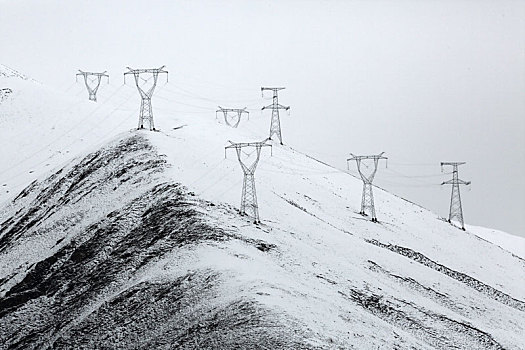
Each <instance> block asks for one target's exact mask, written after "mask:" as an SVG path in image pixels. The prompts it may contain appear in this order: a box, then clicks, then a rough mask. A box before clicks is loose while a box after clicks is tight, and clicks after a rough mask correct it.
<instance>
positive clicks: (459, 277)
mask: <svg viewBox="0 0 525 350" xmlns="http://www.w3.org/2000/svg"><path fill="white" fill-rule="evenodd" d="M366 242H368V243H371V244H373V245H375V246H377V247H381V248H384V249H388V250H390V251H392V252H394V253H397V254H400V255H402V256H405V257H407V258H409V259H411V260H414V261H416V262H418V263H420V264H422V265H425V266H426V267H429V268H431V269H433V270H436V271H438V272H440V273H442V274H444V275H446V276H448V277H450V278H453V279H455V280H456V281H459V282H462V283H464V284H465V285H467V286H469V287H470V288H473V289H475V290H477V291H478V292H480V293H482V294H484V295H486V296H488V297H489V298H491V299H493V300H496V301H498V302H500V303H502V304H505V305H507V306H510V307H512V308H515V309H517V310H521V311H525V302H523V301H521V300H518V299H514V298H513V297H511V296H510V295H508V294H506V293H503V292H502V291H499V290H497V289H496V288H494V287H491V286H489V285H487V284H485V283H483V282H481V281H479V280H477V279H475V278H473V277H470V276H469V275H467V274H464V273H462V272H458V271H455V270H452V269H450V268H448V267H446V266H445V265H442V264H439V263H437V262H435V261H433V260H431V259H429V258H428V257H426V256H425V255H423V254H421V253H419V252H416V251H414V250H412V249H410V248H405V247H401V246H397V245H392V244H384V243H381V242H379V241H377V240H375V239H372V240H366Z"/></svg>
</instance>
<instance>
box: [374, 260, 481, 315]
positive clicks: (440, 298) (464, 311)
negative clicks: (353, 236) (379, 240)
mask: <svg viewBox="0 0 525 350" xmlns="http://www.w3.org/2000/svg"><path fill="white" fill-rule="evenodd" d="M368 262H369V263H370V264H371V266H370V269H371V270H372V271H376V272H380V273H382V274H383V275H385V276H387V277H389V278H391V279H393V280H395V281H397V282H398V283H399V284H401V285H404V286H408V287H409V288H410V289H412V290H414V291H416V292H418V293H419V294H421V295H423V296H424V297H426V298H429V299H432V300H433V301H435V302H436V303H438V304H440V305H441V306H444V307H446V308H448V309H450V310H452V311H454V312H457V313H458V314H460V315H463V316H467V317H468V316H470V311H472V309H470V310H469V308H467V307H465V306H463V305H461V304H460V303H456V302H454V301H453V300H451V299H450V298H449V297H448V296H447V295H445V294H443V293H440V292H438V291H436V290H434V289H433V288H430V287H427V286H424V285H422V284H421V283H419V282H418V281H416V280H415V279H413V278H410V277H404V276H400V275H396V274H393V273H391V272H390V271H388V270H386V269H385V268H383V267H382V266H380V265H378V264H377V263H375V262H373V261H371V260H368ZM473 307H475V309H476V310H475V311H476V312H477V313H478V314H479V313H482V312H484V311H485V309H484V308H482V307H479V306H473Z"/></svg>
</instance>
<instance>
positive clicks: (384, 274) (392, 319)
mask: <svg viewBox="0 0 525 350" xmlns="http://www.w3.org/2000/svg"><path fill="white" fill-rule="evenodd" d="M2 69H4V68H2V66H0V70H2ZM5 71H7V70H5ZM4 75H8V74H4ZM2 87H9V88H10V89H11V90H12V93H11V94H10V95H9V97H8V98H6V99H4V100H3V101H2V102H0V137H1V138H2V140H3V145H4V147H2V151H1V152H2V153H1V154H0V157H1V158H0V160H1V161H2V164H3V166H2V168H1V169H0V183H1V186H2V187H1V190H2V192H1V197H0V200H1V201H2V202H1V208H0V330H1V331H0V344H2V345H1V346H2V348H5V349H22V348H71V349H79V348H85V349H102V348H115V349H124V348H155V349H157V348H181V349H523V348H525V340H524V338H523V332H524V330H525V284H524V283H523V276H525V260H523V257H520V256H518V254H517V253H516V252H514V254H513V252H512V251H509V250H510V249H509V250H507V247H500V246H498V245H496V244H494V243H491V242H489V241H488V240H487V237H483V238H484V239H481V238H479V237H478V236H477V235H476V234H473V233H471V232H470V231H472V232H474V231H476V230H471V229H470V228H468V230H467V231H466V232H465V231H462V230H459V229H457V228H455V227H453V226H451V225H450V224H448V223H447V222H444V221H442V220H440V219H438V217H437V215H435V214H434V213H431V212H429V211H428V210H426V209H424V208H422V207H420V206H417V205H416V204H413V203H411V202H408V201H406V200H404V199H402V198H399V197H397V196H395V195H393V194H391V193H388V192H386V191H384V190H381V189H379V188H375V189H374V191H375V192H374V195H375V201H376V206H377V209H376V211H377V215H378V219H379V220H380V223H372V222H370V221H369V220H368V219H367V218H365V217H362V216H360V215H359V214H357V213H358V212H359V205H360V198H361V190H362V184H361V180H359V179H357V178H355V177H353V176H351V175H349V174H347V173H345V172H343V171H340V170H338V169H335V168H333V167H330V166H329V165H326V164H323V163H321V162H319V161H317V160H315V159H314V158H312V157H310V156H308V155H306V154H304V153H302V152H301V151H300V150H296V149H294V148H293V147H292V146H289V145H285V146H281V145H279V144H277V143H273V149H272V151H271V152H270V150H263V152H262V155H261V160H260V163H259V166H258V168H257V170H256V173H255V174H256V186H257V195H258V199H259V206H260V214H261V220H262V222H263V223H262V225H258V226H257V225H254V224H253V223H252V220H251V219H250V218H248V217H245V216H240V215H239V214H238V213H237V210H238V207H239V200H240V191H241V185H242V171H241V169H240V166H239V163H238V160H237V158H236V154H235V152H231V153H230V154H228V155H227V157H226V158H225V155H224V147H225V146H226V145H228V144H229V143H228V140H231V141H234V142H248V141H260V140H263V139H265V138H266V136H267V129H268V124H269V120H268V117H267V116H266V117H262V118H261V117H252V118H251V119H250V120H249V121H247V120H242V121H241V123H240V125H239V127H238V128H237V129H233V128H230V127H228V126H227V125H225V123H223V122H221V120H220V119H219V120H216V119H215V116H214V115H215V114H214V113H213V112H211V113H209V114H204V113H202V114H192V115H185V114H181V113H177V112H176V108H177V107H176V104H175V102H176V101H175V97H174V96H172V95H171V94H170V87H169V84H168V85H163V86H162V85H159V87H158V91H157V92H156V93H155V95H154V97H153V105H154V112H155V113H156V114H155V122H156V125H157V126H158V127H159V128H160V132H149V131H143V130H141V131H137V130H135V129H133V127H134V126H135V125H136V119H137V109H138V108H137V107H138V105H139V97H138V93H137V91H136V89H135V88H134V87H133V86H127V85H125V86H112V85H106V86H104V85H103V86H101V88H100V92H99V98H98V101H99V102H98V103H92V102H89V101H87V96H86V95H87V93H86V92H85V91H84V90H83V88H82V85H81V84H78V85H75V86H74V87H72V88H70V89H69V90H68V92H67V93H61V92H57V91H52V90H49V89H48V88H46V87H45V86H43V85H41V84H37V83H35V82H34V81H32V80H27V79H20V77H17V76H16V75H15V76H13V75H12V74H11V75H9V76H2V74H0V88H2ZM255 91H257V88H255ZM243 156H244V157H249V156H250V157H253V154H251V155H249V154H243ZM477 231H479V230H477ZM477 231H476V232H477ZM517 240H518V241H519V240H520V239H519V238H517Z"/></svg>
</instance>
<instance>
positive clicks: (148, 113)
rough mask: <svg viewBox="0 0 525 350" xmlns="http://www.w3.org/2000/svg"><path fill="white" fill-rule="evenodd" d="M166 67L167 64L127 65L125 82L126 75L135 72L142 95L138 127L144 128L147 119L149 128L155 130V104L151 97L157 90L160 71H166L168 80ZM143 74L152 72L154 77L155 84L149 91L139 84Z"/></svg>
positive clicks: (136, 81) (136, 83) (136, 82)
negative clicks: (145, 66)
mask: <svg viewBox="0 0 525 350" xmlns="http://www.w3.org/2000/svg"><path fill="white" fill-rule="evenodd" d="M164 67H165V66H162V67H160V68H151V69H131V68H129V67H127V68H128V70H129V72H126V73H124V84H125V83H126V75H127V74H133V76H134V77H135V85H137V89H138V90H139V94H140V97H141V102H140V114H139V124H138V128H137V129H143V128H144V120H146V121H147V122H148V123H149V129H150V130H155V124H154V123H153V106H152V105H151V97H152V96H153V91H155V87H156V86H157V79H158V77H159V74H160V73H166V81H168V71H166V70H164ZM141 74H151V77H153V85H152V86H151V87H150V88H149V90H148V91H144V89H142V88H141V86H140V84H139V78H141V77H140V75H141ZM151 77H150V79H151ZM148 80H149V79H148ZM146 81H147V80H146Z"/></svg>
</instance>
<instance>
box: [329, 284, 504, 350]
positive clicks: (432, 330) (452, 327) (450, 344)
mask: <svg viewBox="0 0 525 350" xmlns="http://www.w3.org/2000/svg"><path fill="white" fill-rule="evenodd" d="M339 293H340V294H341V295H343V296H344V297H346V298H348V299H350V300H352V301H354V302H355V303H357V304H358V305H360V306H361V307H362V308H364V309H365V310H367V311H369V312H370V313H371V314H373V315H375V316H376V317H379V318H380V319H382V320H384V321H386V322H388V323H390V324H392V325H394V326H396V327H398V328H401V329H403V330H404V331H406V332H409V333H411V334H413V335H414V336H415V337H417V338H419V339H422V340H423V341H425V342H426V343H428V344H429V345H431V346H433V347H435V348H436V349H440V350H442V349H470V350H475V349H480V350H482V349H489V350H503V349H504V348H503V347H502V346H501V345H500V344H499V343H498V342H496V341H495V340H494V339H493V338H492V337H491V335H490V334H488V333H486V332H483V331H482V330H479V329H477V328H475V327H473V326H471V325H469V324H466V323H464V322H461V321H455V320H452V319H450V318H448V317H446V316H445V315H440V314H436V313H432V312H431V311H429V310H425V309H423V308H421V307H418V306H416V305H415V304H413V303H409V302H406V301H403V300H395V299H394V300H395V301H396V302H397V304H395V303H393V302H391V301H389V300H385V298H383V296H380V295H376V294H373V293H370V292H365V291H360V290H357V289H351V290H350V291H349V292H348V294H347V293H344V292H342V291H339Z"/></svg>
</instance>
